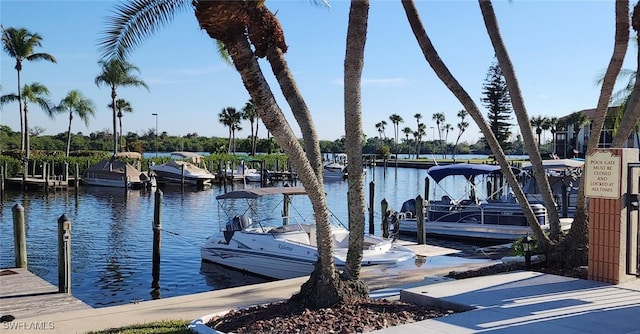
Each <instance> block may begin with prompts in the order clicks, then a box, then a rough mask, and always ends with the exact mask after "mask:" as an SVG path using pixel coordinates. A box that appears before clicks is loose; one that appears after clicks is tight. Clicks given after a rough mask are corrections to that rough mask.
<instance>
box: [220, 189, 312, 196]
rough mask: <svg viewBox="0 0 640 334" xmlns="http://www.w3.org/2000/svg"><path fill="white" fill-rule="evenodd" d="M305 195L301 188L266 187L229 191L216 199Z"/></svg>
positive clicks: (305, 192)
mask: <svg viewBox="0 0 640 334" xmlns="http://www.w3.org/2000/svg"><path fill="white" fill-rule="evenodd" d="M280 194H281V195H306V194H307V191H306V190H305V189H304V188H301V187H267V188H254V189H242V190H236V191H230V192H228V193H225V194H221V195H218V196H216V199H239V198H258V197H262V196H267V195H280Z"/></svg>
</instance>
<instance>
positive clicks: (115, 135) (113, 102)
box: [111, 86, 158, 155]
mask: <svg viewBox="0 0 640 334" xmlns="http://www.w3.org/2000/svg"><path fill="white" fill-rule="evenodd" d="M117 96H118V94H116V87H115V86H111V106H112V108H111V109H112V110H113V155H116V154H117V153H118V127H117V124H116V115H117V114H116V97H117ZM156 136H158V134H157V133H156ZM156 149H157V148H156Z"/></svg>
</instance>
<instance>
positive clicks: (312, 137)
mask: <svg viewBox="0 0 640 334" xmlns="http://www.w3.org/2000/svg"><path fill="white" fill-rule="evenodd" d="M267 60H268V61H269V64H270V65H271V69H272V71H273V74H274V75H275V76H276V79H277V80H278V84H279V85H280V89H281V90H282V94H283V95H284V97H285V99H286V100H287V103H288V104H289V106H290V107H291V112H292V113H293V116H294V117H295V119H296V121H297V122H298V125H299V126H300V132H302V140H303V141H304V147H305V152H306V155H307V158H308V159H309V162H310V163H311V167H312V168H313V171H314V173H315V174H316V177H317V178H318V182H320V184H322V182H323V179H322V154H321V153H320V145H318V144H317V138H318V134H317V131H316V128H315V125H314V124H313V119H312V117H311V112H310V111H309V108H308V107H307V104H306V102H305V101H304V99H303V97H302V93H300V90H299V89H298V85H297V84H296V82H295V80H294V79H293V75H292V74H291V71H290V70H289V66H288V65H287V62H286V60H285V58H284V56H283V54H282V51H280V49H279V48H277V47H275V46H271V47H270V48H269V49H268V50H267ZM272 132H273V131H272Z"/></svg>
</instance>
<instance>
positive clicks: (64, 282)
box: [58, 214, 71, 294]
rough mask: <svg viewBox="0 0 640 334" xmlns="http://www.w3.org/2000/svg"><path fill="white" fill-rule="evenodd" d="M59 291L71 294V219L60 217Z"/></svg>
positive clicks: (64, 216)
mask: <svg viewBox="0 0 640 334" xmlns="http://www.w3.org/2000/svg"><path fill="white" fill-rule="evenodd" d="M58 292H62V293H66V294H71V221H70V220H69V218H67V216H66V215H65V214H63V215H62V216H60V218H58Z"/></svg>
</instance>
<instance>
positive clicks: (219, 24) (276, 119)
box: [101, 0, 353, 308]
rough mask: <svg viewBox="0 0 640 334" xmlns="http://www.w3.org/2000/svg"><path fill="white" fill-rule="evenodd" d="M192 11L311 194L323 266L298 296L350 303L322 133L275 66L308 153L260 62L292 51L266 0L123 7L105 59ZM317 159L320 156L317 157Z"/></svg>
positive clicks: (146, 2) (307, 301) (177, 0)
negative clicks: (336, 244)
mask: <svg viewBox="0 0 640 334" xmlns="http://www.w3.org/2000/svg"><path fill="white" fill-rule="evenodd" d="M191 6H193V7H191ZM191 8H194V9H195V15H196V18H197V19H198V22H199V23H200V27H201V28H202V29H204V30H206V31H207V33H208V34H209V36H210V37H211V38H213V39H216V40H219V41H220V42H222V43H223V44H224V45H225V46H226V51H227V52H228V54H229V56H230V58H231V59H232V60H233V64H234V66H235V67H236V70H237V71H238V73H239V74H240V76H241V78H242V81H243V83H244V84H245V87H246V89H247V91H248V92H249V95H250V97H251V99H252V100H253V101H254V103H255V104H256V108H257V110H258V113H259V116H260V118H261V119H262V122H263V123H264V125H265V126H266V127H267V129H268V130H269V132H270V133H271V134H272V135H273V137H274V138H275V139H276V141H277V143H278V144H279V146H280V147H281V148H282V149H283V150H284V151H285V152H286V153H287V155H288V156H289V158H290V159H291V162H292V164H293V165H294V167H295V168H296V172H297V174H298V177H299V179H300V180H301V182H302V184H303V185H304V186H305V188H306V189H307V192H308V193H307V195H308V196H309V198H310V200H311V204H312V206H313V211H314V218H315V221H316V226H317V231H318V234H317V241H318V259H319V261H318V262H317V264H316V270H314V272H313V273H312V275H311V277H310V279H309V281H307V283H308V284H305V285H303V287H302V289H301V292H300V294H299V295H298V296H302V297H300V298H301V301H302V302H303V303H304V305H306V306H307V307H314V308H315V307H322V306H326V305H334V304H336V303H337V302H339V301H345V300H347V299H348V298H347V297H348V295H352V296H353V294H348V293H339V291H340V290H344V289H345V288H347V287H346V286H344V285H342V284H340V282H339V277H338V276H337V274H336V272H335V264H334V262H333V256H332V252H333V246H332V243H331V230H330V225H329V213H328V208H327V205H326V197H325V196H326V195H325V193H324V191H323V190H322V189H323V188H324V187H323V185H322V179H321V155H320V154H319V153H318V154H316V152H319V144H318V143H319V141H318V140H317V134H316V133H315V131H314V129H313V128H312V127H311V125H312V124H311V123H310V122H309V120H310V118H309V117H308V116H309V113H306V112H305V111H308V110H306V108H303V107H302V106H301V104H300V103H299V102H301V101H300V99H299V98H298V97H296V96H295V95H297V94H298V92H296V91H295V87H294V85H292V82H291V80H290V79H288V78H284V77H288V76H290V74H291V73H290V71H289V70H288V68H287V67H286V66H285V65H286V63H285V62H283V61H281V62H279V63H276V62H271V66H272V67H275V65H278V66H285V67H284V68H273V72H274V74H275V75H276V77H277V78H278V82H279V83H280V85H281V90H282V91H283V94H284V96H285V98H287V101H288V102H289V104H290V105H292V104H293V105H294V106H295V107H292V111H294V115H296V114H304V115H303V116H305V117H306V119H307V120H306V121H305V120H303V119H302V118H300V117H298V116H296V120H297V121H298V124H299V125H300V127H301V130H302V132H303V137H304V138H303V139H304V141H305V144H306V147H307V148H308V147H309V146H313V147H312V150H310V149H307V150H306V152H305V150H304V149H303V148H302V146H301V145H300V143H299V142H298V140H297V138H296V136H295V134H294V133H293V130H292V129H291V126H290V125H289V123H288V122H287V120H286V118H285V116H284V114H283V113H282V110H281V109H280V107H279V106H278V105H277V103H276V101H275V98H274V96H273V93H272V91H271V89H270V87H269V85H268V83H267V81H266V79H265V78H264V75H263V73H262V71H261V69H260V64H259V63H258V60H257V57H262V56H264V55H265V54H268V55H269V56H268V57H269V59H272V57H271V55H272V54H273V53H276V56H279V57H280V58H282V59H280V60H283V57H282V56H281V54H282V53H283V52H286V49H287V47H286V44H285V42H284V35H283V32H282V28H281V27H280V25H279V22H278V20H277V19H276V18H275V16H274V15H273V13H271V12H270V11H269V10H268V8H266V6H265V5H264V3H263V1H257V2H254V1H247V2H245V1H197V2H191V1H189V0H173V1H172V0H167V1H162V2H158V1H155V0H138V1H135V2H134V3H132V4H131V5H122V6H120V7H119V8H118V9H117V10H116V12H115V15H114V17H112V18H111V19H110V20H111V21H112V22H111V23H110V25H111V29H109V30H108V31H107V36H106V37H105V38H104V39H103V40H102V42H101V45H102V46H103V54H104V57H105V58H107V59H121V60H122V59H124V58H125V57H126V55H127V54H128V53H129V52H131V50H132V49H133V48H135V47H136V46H138V45H139V44H140V43H141V42H142V40H143V39H144V38H146V37H149V36H150V35H152V34H153V33H154V32H155V31H156V28H157V27H158V26H159V25H160V24H165V23H167V22H168V21H169V20H171V19H172V18H173V17H174V15H175V13H177V12H179V11H183V10H189V9H191ZM247 32H248V33H247ZM252 43H253V45H252ZM254 48H255V52H254ZM290 98H291V99H290ZM292 102H297V103H292ZM301 123H302V124H301ZM303 126H308V127H306V128H304V127H303ZM307 129H310V131H307ZM313 155H317V158H314V157H313ZM341 286H342V287H341ZM321 296H322V297H321Z"/></svg>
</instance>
